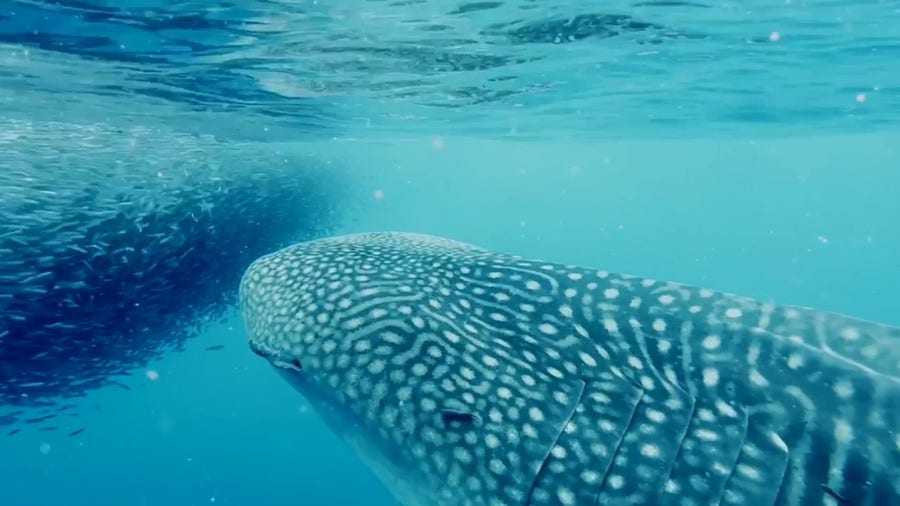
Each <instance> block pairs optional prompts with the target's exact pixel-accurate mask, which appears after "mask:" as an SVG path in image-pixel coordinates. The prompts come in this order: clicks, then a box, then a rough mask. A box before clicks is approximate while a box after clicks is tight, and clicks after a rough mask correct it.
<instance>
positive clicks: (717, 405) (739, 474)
mask: <svg viewBox="0 0 900 506" xmlns="http://www.w3.org/2000/svg"><path fill="white" fill-rule="evenodd" d="M241 302H242V309H243V315H244V319H245V322H246V326H247V330H248V334H249V337H250V347H251V349H252V350H253V351H254V352H256V353H257V354H259V355H261V356H263V357H265V358H267V359H268V360H269V361H270V362H271V363H272V364H273V365H274V366H275V367H276V368H277V369H278V370H279V371H280V372H281V373H282V374H284V376H285V377H286V378H287V379H288V380H289V381H290V382H291V383H293V384H294V385H295V386H296V387H297V388H298V389H299V390H300V391H301V392H302V393H303V394H304V395H305V396H306V397H307V398H308V399H310V402H312V403H313V404H314V406H315V407H316V410H317V411H318V412H319V413H321V414H322V415H323V416H324V417H325V418H326V421H328V423H329V424H330V426H331V427H333V428H334V430H335V431H336V432H338V433H339V434H341V435H342V436H343V437H344V438H345V439H346V440H347V441H348V442H350V443H351V444H352V445H353V446H354V447H355V448H356V449H357V451H358V452H359V454H360V456H361V458H363V460H364V461H366V463H367V464H368V465H369V466H370V467H371V468H372V469H373V471H374V472H375V473H376V474H377V475H378V476H379V477H380V478H381V480H382V481H383V482H384V483H385V485H386V486H387V488H388V489H390V490H391V491H392V492H393V493H394V495H395V497H396V498H397V500H398V501H399V502H400V503H401V504H404V505H406V506H419V505H447V506H451V505H452V506H465V505H471V506H476V505H477V506H481V505H485V506H500V505H534V506H543V505H587V506H593V505H643V504H654V505H673V506H675V505H678V506H695V505H696V506H701V505H703V506H705V505H734V506H739V505H752V506H768V505H785V506H795V505H796V506H813V505H815V506H819V505H829V504H831V505H843V504H849V505H860V506H864V505H871V506H876V505H878V506H881V505H888V504H900V433H898V430H900V329H897V328H894V327H888V326H884V325H879V324H875V323H870V322H866V321H861V320H857V319H853V318H849V317H845V316H840V315H836V314H829V313H823V312H818V311H814V310H810V309H804V308H799V307H791V306H781V305H776V304H772V303H764V302H759V301H756V300H752V299H749V298H744V297H738V296H734V295H730V294H725V293H719V292H714V291H712V290H706V289H698V288H693V287H690V286H685V285H680V284H675V283H668V282H660V281H654V280H650V279H643V278H639V277H633V276H625V275H617V274H613V273H609V272H606V271H602V270H595V269H589V268H584V267H577V266H571V265H560V264H555V263H548V262H540V261H536V260H529V259H525V258H520V257H515V256H510V255H506V254H502V253H497V252H492V251H488V250H484V249H481V248H479V247H476V246H472V245H468V244H464V243H459V242H455V241H452V240H448V239H443V238H438V237H432V236H426V235H418V234H407V233H372V234H360V235H349V236H342V237H334V238H328V239H323V240H318V241H314V242H308V243H301V244H296V245H294V246H291V247H288V248H285V249H283V250H281V251H278V252H275V253H273V254H270V255H268V256H265V257H262V258H260V259H259V260H257V261H256V262H254V263H253V265H251V266H250V267H249V269H248V270H247V272H246V273H245V275H244V278H243V281H242V284H241Z"/></svg>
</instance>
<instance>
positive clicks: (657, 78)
mask: <svg viewBox="0 0 900 506" xmlns="http://www.w3.org/2000/svg"><path fill="white" fill-rule="evenodd" d="M337 3H338V2H322V1H319V2H287V1H259V2H246V3H244V2H233V3H220V4H215V5H213V4H210V3H207V2H186V1H185V2H164V1H162V0H159V1H156V2H111V1H110V2H100V1H92V2H70V1H66V2H52V3H51V2H42V1H34V0H32V1H24V0H23V1H17V2H6V3H4V4H2V5H0V90H2V91H3V92H4V93H3V94H2V97H0V121H2V124H3V125H4V126H3V128H2V129H0V142H2V148H3V149H4V150H6V153H7V154H8V153H18V154H19V155H20V157H27V155H28V153H29V150H30V149H32V147H31V146H29V144H28V142H27V139H28V138H29V137H28V135H27V132H29V131H34V130H40V131H43V132H48V131H49V132H52V131H60V132H67V133H66V134H65V135H63V134H60V135H59V136H58V143H59V146H61V148H60V149H62V150H63V151H65V146H66V143H71V142H74V141H73V138H74V137H75V136H76V135H75V134H73V133H72V129H73V128H74V129H76V130H77V129H83V128H86V127H87V126H91V125H93V126H94V127H97V126H98V125H99V126H102V127H103V128H108V129H112V130H113V131H115V130H116V129H118V130H119V131H120V132H121V134H120V135H121V136H123V138H124V139H126V140H127V139H128V138H129V136H133V135H134V134H133V132H134V129H135V128H138V127H143V128H151V129H157V130H158V134H157V135H158V136H159V138H160V140H161V141H160V143H159V144H161V145H166V144H167V143H166V139H167V138H168V137H166V136H171V137H172V138H174V137H175V136H176V133H178V134H190V135H203V136H206V137H204V138H205V139H207V142H208V143H209V144H207V145H206V146H207V147H206V148H204V151H203V153H204V157H205V158H204V159H205V161H209V159H212V160H213V162H215V161H216V160H222V161H223V162H224V161H225V160H227V161H228V163H232V164H234V163H238V164H246V165H247V167H248V170H251V169H252V168H253V164H254V163H257V164H258V163H264V162H263V158H264V157H262V156H260V155H259V153H270V154H271V153H273V152H277V153H278V156H279V157H284V158H286V159H290V160H301V159H302V160H305V159H313V160H316V161H317V163H319V164H320V165H322V166H324V167H329V166H333V167H349V169H347V171H348V174H349V178H350V179H348V182H347V189H346V192H347V193H348V195H349V196H350V197H351V201H350V202H349V203H347V204H346V206H347V210H346V212H345V213H344V214H343V215H342V217H341V220H340V221H339V223H338V224H337V225H336V226H335V228H334V229H333V230H332V231H331V233H344V232H356V231H367V230H385V229H390V230H409V231H417V232H426V233H431V234H437V235H444V236H448V237H453V238H456V239H460V240H464V241H468V242H473V243H476V244H479V245H481V246H484V247H487V248H491V249H497V250H503V251H508V252H513V253H517V254H521V255H525V256H531V257H539V258H543V259H547V260H553V261H558V262H570V263H577V264H582V265H586V266H592V267H601V268H605V269H609V270H612V271H618V272H625V273H631V274H637V275H643V276H648V277H654V278H659V279H666V280H672V281H680V282H685V283H690V284H695V285H700V286H706V287H710V288H716V289H721V290H725V291H729V292H734V293H740V294H743V295H749V296H754V297H759V298H762V299H774V300H777V301H779V302H784V303H792V304H800V305H805V306H811V307H815V308H819V309H824V310H831V311H837V312H841V313H847V314H851V315H854V316H858V317H862V318H866V319H872V320H877V321H881V322H885V323H891V324H898V325H900V315H898V312H897V308H898V301H900V288H898V287H900V268H898V265H900V228H898V227H897V219H898V217H900V199H898V198H897V194H898V190H900V171H898V169H897V168H898V167H900V153H898V146H900V126H898V124H900V114H898V111H900V91H898V90H900V83H898V80H900V63H897V62H898V61H900V59H898V55H900V46H898V45H897V40H900V28H898V27H900V4H898V3H897V2H881V3H874V2H872V3H863V2H860V3H859V4H858V5H855V4H851V3H847V2H841V3H839V2H818V3H804V2H798V1H796V0H795V1H793V2H785V1H783V0H781V1H771V2H763V1H759V2H753V3H750V4H747V3H744V4H741V5H738V4H719V3H706V4H704V3H701V2H696V3H684V4H682V5H674V4H672V5H670V4H664V3H661V2H656V3H654V2H630V3H626V2H612V3H609V2H606V3H602V4H601V3H599V2H571V3H570V4H567V3H564V2H556V3H553V4H552V5H551V4H550V3H543V2H532V1H516V2H470V3H467V4H466V3H457V2H447V1H421V2H375V1H369V2H357V1H347V2H340V4H339V6H337V5H334V4H337ZM53 125H55V126H53ZM60 125H67V126H68V129H66V128H62V127H60ZM23 132H25V133H23ZM169 144H171V145H172V146H174V145H175V143H169ZM234 145H239V146H241V149H240V151H239V153H244V154H245V155H244V156H243V157H242V156H241V155H240V154H234V152H233V150H229V149H226V147H227V146H234ZM157 149H164V148H157ZM173 149H174V148H173ZM224 153H227V155H226V154H224ZM98 156H99V155H98ZM102 156H106V157H114V156H117V154H116V153H110V152H107V151H103V153H102ZM119 156H122V157H127V156H129V154H128V153H121V154H120V155H119ZM160 158H161V159H164V160H165V159H177V158H179V152H173V153H168V157H162V156H161V157H160ZM235 159H237V160H238V162H235V161H234V160H235ZM190 160H193V158H187V161H190ZM266 162H267V163H270V162H271V160H266ZM0 170H5V168H4V167H2V166H0ZM23 184H25V183H23ZM3 279H4V278H2V277H0V280H3ZM3 289H7V290H12V287H8V286H7V287H5V288H4V287H3V286H0V290H3ZM0 335H2V332H0ZM218 346H224V347H223V348H221V349H209V348H210V347H218ZM119 381H120V382H121V385H120V386H116V385H113V386H108V387H105V388H102V389H97V390H92V391H91V392H89V393H88V395H87V396H86V397H84V398H81V399H77V400H76V402H77V404H78V408H77V412H78V413H79V416H78V417H72V418H67V419H64V420H63V421H62V422H60V423H59V424H60V425H61V426H62V427H61V428H60V429H59V430H57V431H46V432H45V431H41V430H39V428H38V426H37V425H27V424H26V425H21V424H20V426H21V430H20V431H19V432H17V433H16V434H13V435H11V436H7V435H6V432H7V431H6V430H4V431H3V432H0V505H2V506H6V505H10V506H45V505H46V506H50V505H54V506H56V505H59V506H82V505H85V506H87V505H91V506H106V505H109V506H114V505H115V506H118V505H126V504H127V505H160V504H167V505H173V506H181V505H201V504H228V505H249V504H262V505H272V506H281V505H285V506H287V505H319V504H321V505H330V504H368V505H373V506H375V505H385V506H387V505H392V504H394V502H392V499H391V498H390V497H389V495H388V494H387V492H386V491H384V490H383V488H382V487H381V485H380V484H378V483H377V481H376V480H375V479H374V478H373V477H372V476H370V474H369V472H368V471H367V470H366V469H365V468H364V467H363V466H362V464H360V463H359V462H358V461H357V460H356V458H355V456H354V455H352V453H351V452H350V450H348V449H347V448H345V447H344V446H343V444H342V443H341V442H340V441H339V440H338V439H337V438H336V437H335V436H333V435H332V434H331V433H330V432H329V431H328V430H327V428H326V427H325V426H324V425H323V424H322V422H321V421H319V419H318V418H317V417H316V415H315V414H314V413H313V412H312V411H311V410H310V408H309V406H308V405H307V404H306V402H305V401H304V400H303V399H302V397H300V396H299V395H298V394H296V393H295V392H294V391H293V390H291V388H290V387H289V386H288V385H287V384H286V383H284V382H283V381H282V380H281V379H280V378H278V377H277V376H276V375H275V374H274V373H272V371H271V370H270V368H269V367H268V366H267V365H266V364H264V362H263V361H262V360H261V359H259V358H258V357H256V356H255V355H253V354H252V353H250V352H249V350H248V349H247V346H246V335H245V333H244V331H243V327H242V323H241V321H240V320H239V319H238V318H237V317H236V316H234V315H229V316H227V318H226V319H225V320H224V321H223V322H221V323H216V324H213V325H212V326H211V327H210V328H208V329H206V330H205V331H204V332H203V334H202V335H200V336H197V337H195V338H192V339H190V340H188V341H187V342H186V344H185V349H184V350H183V351H170V352H167V353H165V354H163V355H162V357H160V358H158V359H155V360H152V361H149V362H147V363H146V364H143V365H141V366H140V367H138V368H136V369H135V371H134V374H133V375H132V376H130V377H128V378H123V379H120V380H119ZM2 412H3V410H2V409H0V413H2ZM80 429H84V430H83V432H80V433H79V434H76V435H74V436H71V437H70V436H69V434H70V433H72V432H74V431H76V430H80Z"/></svg>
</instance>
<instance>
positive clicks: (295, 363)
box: [291, 358, 303, 371]
mask: <svg viewBox="0 0 900 506" xmlns="http://www.w3.org/2000/svg"><path fill="white" fill-rule="evenodd" d="M291 366H293V367H294V368H295V369H297V370H298V371H302V370H303V364H302V363H300V361H299V360H297V359H296V358H295V359H294V360H291Z"/></svg>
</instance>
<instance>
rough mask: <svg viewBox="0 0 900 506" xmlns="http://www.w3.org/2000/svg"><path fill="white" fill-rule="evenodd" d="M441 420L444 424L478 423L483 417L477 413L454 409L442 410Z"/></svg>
mask: <svg viewBox="0 0 900 506" xmlns="http://www.w3.org/2000/svg"><path fill="white" fill-rule="evenodd" d="M441 420H443V422H444V425H478V424H480V423H481V418H479V417H478V415H476V414H475V413H469V412H467V411H457V410H454V409H443V410H441Z"/></svg>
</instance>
